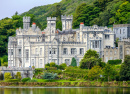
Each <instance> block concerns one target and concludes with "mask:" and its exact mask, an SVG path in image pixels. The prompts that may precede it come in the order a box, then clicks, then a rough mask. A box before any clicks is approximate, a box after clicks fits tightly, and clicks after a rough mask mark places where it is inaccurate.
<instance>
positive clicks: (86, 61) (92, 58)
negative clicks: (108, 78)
mask: <svg viewBox="0 0 130 94" xmlns="http://www.w3.org/2000/svg"><path fill="white" fill-rule="evenodd" d="M99 62H101V59H100V58H99V54H98V53H97V52H96V51H95V50H91V49H89V50H88V51H87V52H86V53H85V55H84V57H83V59H82V60H81V61H80V68H82V69H91V68H92V67H93V66H94V65H98V63H99Z"/></svg>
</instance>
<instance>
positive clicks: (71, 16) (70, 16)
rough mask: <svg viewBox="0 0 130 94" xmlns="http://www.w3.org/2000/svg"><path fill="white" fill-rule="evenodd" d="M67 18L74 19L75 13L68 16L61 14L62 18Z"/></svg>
mask: <svg viewBox="0 0 130 94" xmlns="http://www.w3.org/2000/svg"><path fill="white" fill-rule="evenodd" d="M65 19H71V20H72V19H73V15H68V16H66V15H61V20H65Z"/></svg>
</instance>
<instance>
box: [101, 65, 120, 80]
mask: <svg viewBox="0 0 130 94" xmlns="http://www.w3.org/2000/svg"><path fill="white" fill-rule="evenodd" d="M118 73H119V72H118V71H117V70H116V68H115V67H114V66H112V65H110V64H108V63H107V64H106V66H105V67H104V68H103V75H104V76H105V79H107V81H110V80H115V79H116V76H117V75H118Z"/></svg>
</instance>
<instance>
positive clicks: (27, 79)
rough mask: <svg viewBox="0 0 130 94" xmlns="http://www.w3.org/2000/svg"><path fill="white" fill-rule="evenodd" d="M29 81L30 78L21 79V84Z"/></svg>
mask: <svg viewBox="0 0 130 94" xmlns="http://www.w3.org/2000/svg"><path fill="white" fill-rule="evenodd" d="M29 80H31V78H23V79H22V82H27V81H29Z"/></svg>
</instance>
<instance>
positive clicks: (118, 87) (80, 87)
mask: <svg viewBox="0 0 130 94" xmlns="http://www.w3.org/2000/svg"><path fill="white" fill-rule="evenodd" d="M0 88H28V89H31V88H130V87H20V86H0Z"/></svg>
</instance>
